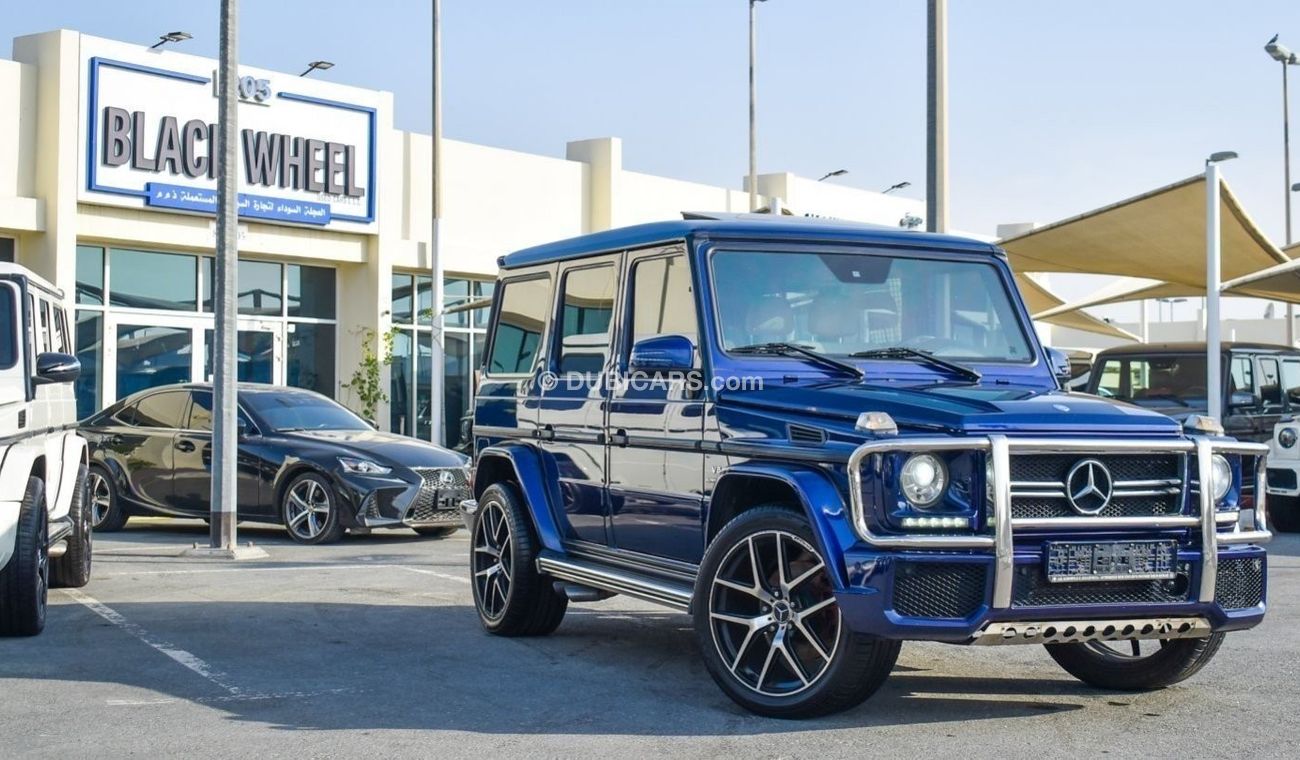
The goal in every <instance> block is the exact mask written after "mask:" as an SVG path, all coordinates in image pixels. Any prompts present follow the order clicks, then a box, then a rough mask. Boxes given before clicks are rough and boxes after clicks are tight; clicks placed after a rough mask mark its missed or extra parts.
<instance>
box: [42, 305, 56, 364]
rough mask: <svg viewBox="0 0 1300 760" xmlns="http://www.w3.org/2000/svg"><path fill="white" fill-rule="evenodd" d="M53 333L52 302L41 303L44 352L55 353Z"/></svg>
mask: <svg viewBox="0 0 1300 760" xmlns="http://www.w3.org/2000/svg"><path fill="white" fill-rule="evenodd" d="M52 333H53V327H52V326H51V325H50V302H49V301H46V300H42V301H41V345H42V346H44V347H45V348H44V349H42V350H44V351H53V350H54V347H53V346H52V345H51V344H50V340H51V338H50V336H51V334H52Z"/></svg>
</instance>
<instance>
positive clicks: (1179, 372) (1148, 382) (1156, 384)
mask: <svg viewBox="0 0 1300 760" xmlns="http://www.w3.org/2000/svg"><path fill="white" fill-rule="evenodd" d="M1205 377H1206V374H1205V356H1204V355H1194V354H1189V355H1186V356H1149V357H1129V358H1123V359H1107V360H1106V361H1105V362H1104V363H1103V364H1102V365H1101V373H1100V377H1099V378H1098V380H1097V393H1098V395H1101V396H1107V397H1109V398H1117V399H1120V400H1123V401H1131V402H1133V403H1135V404H1140V405H1142V406H1181V407H1188V408H1204V407H1206V405H1207V401H1206V391H1205ZM1234 380H1236V378H1235V377H1234Z"/></svg>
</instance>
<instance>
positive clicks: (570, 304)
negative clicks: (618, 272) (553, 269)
mask: <svg viewBox="0 0 1300 760" xmlns="http://www.w3.org/2000/svg"><path fill="white" fill-rule="evenodd" d="M614 280H615V271H614V266H613V265H612V264H607V265H603V266H598V267H591V268H589V269H574V270H572V271H570V272H568V273H567V274H565V275H564V297H563V302H562V304H563V305H562V307H561V311H560V330H559V341H558V347H559V351H558V359H559V371H560V374H566V373H570V372H578V373H584V374H595V373H599V372H600V371H601V370H602V369H603V368H604V366H605V359H606V358H607V357H608V355H609V332H610V326H611V325H612V324H613V322H614Z"/></svg>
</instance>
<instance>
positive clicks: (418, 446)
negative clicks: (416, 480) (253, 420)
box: [277, 430, 469, 467]
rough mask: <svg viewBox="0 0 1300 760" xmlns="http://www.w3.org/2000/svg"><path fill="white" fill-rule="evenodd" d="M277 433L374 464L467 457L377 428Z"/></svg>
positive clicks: (431, 463) (445, 463) (456, 463)
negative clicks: (332, 448)
mask: <svg viewBox="0 0 1300 760" xmlns="http://www.w3.org/2000/svg"><path fill="white" fill-rule="evenodd" d="M277 435H280V436H283V437H285V438H288V439H290V440H299V441H310V442H312V443H317V444H323V445H329V446H333V447H336V448H338V449H339V454H341V455H343V456H349V455H350V456H355V457H357V458H358V459H370V460H373V461H374V462H375V463H377V464H385V465H388V464H396V465H400V466H402V467H460V466H465V465H467V464H469V458H468V457H466V456H464V455H463V454H458V453H456V452H454V451H450V450H448V449H444V448H442V447H441V446H435V445H433V444H432V443H429V442H428V441H421V440H419V439H417V438H409V437H407V436H404V435H397V434H396V433H384V432H380V431H378V430H295V431H293V432H291V433H277Z"/></svg>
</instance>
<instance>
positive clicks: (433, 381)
mask: <svg viewBox="0 0 1300 760" xmlns="http://www.w3.org/2000/svg"><path fill="white" fill-rule="evenodd" d="M432 157H433V187H432V188H430V193H429V200H430V205H431V206H432V208H431V213H432V216H433V229H432V230H431V231H430V233H431V235H430V238H429V261H430V266H431V269H432V278H433V282H432V283H431V284H430V289H431V291H432V292H431V293H430V294H429V300H430V304H429V306H430V307H431V308H432V309H433V314H432V315H431V316H430V318H429V321H430V322H432V323H433V340H432V344H433V345H432V350H433V356H432V357H431V362H430V364H431V366H432V367H433V375H432V376H431V377H430V378H429V395H430V396H431V397H432V398H430V404H429V438H430V441H431V442H432V443H437V444H439V445H441V444H442V442H443V434H442V427H443V422H444V421H443V413H442V412H443V397H442V376H443V364H444V362H445V361H446V354H445V352H444V350H443V342H442V326H443V317H442V279H443V278H442V271H443V269H442V0H433V147H432ZM419 350H420V349H419V346H418V345H417V346H415V355H416V356H417V357H418V356H419ZM417 364H418V362H417Z"/></svg>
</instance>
